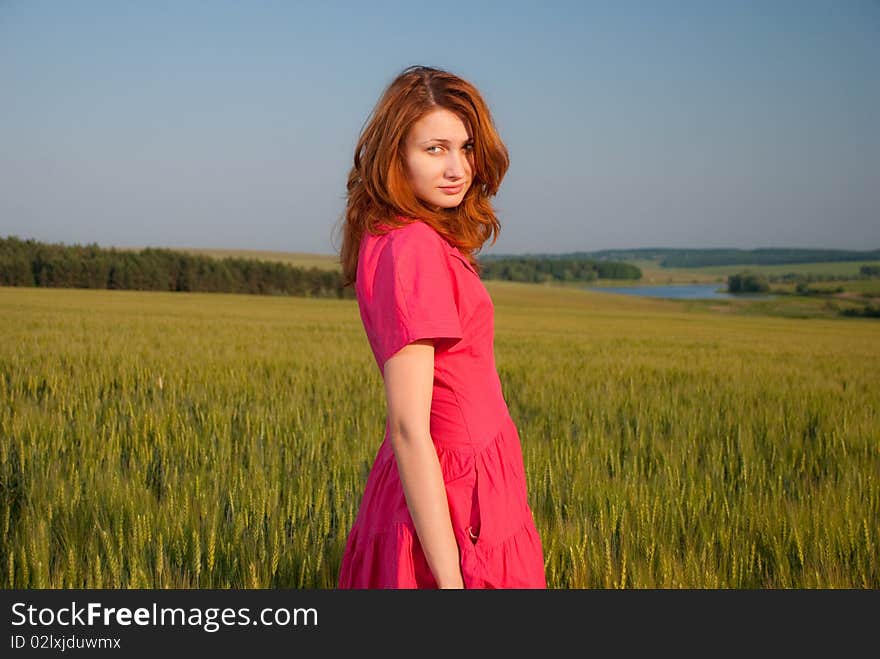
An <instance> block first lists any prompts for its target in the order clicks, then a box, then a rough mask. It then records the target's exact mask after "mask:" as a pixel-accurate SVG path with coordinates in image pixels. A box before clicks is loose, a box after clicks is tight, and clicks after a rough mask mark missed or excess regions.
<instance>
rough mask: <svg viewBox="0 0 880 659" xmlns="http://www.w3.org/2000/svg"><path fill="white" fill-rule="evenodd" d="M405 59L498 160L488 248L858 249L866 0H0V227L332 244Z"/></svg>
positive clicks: (868, 201) (877, 21) (868, 162)
mask: <svg viewBox="0 0 880 659" xmlns="http://www.w3.org/2000/svg"><path fill="white" fill-rule="evenodd" d="M411 64H427V65H431V66H437V67H440V68H445V69H447V70H450V71H452V72H454V73H457V74H459V75H461V76H463V77H465V78H467V79H468V80H470V81H471V82H473V83H474V84H475V85H476V86H477V87H478V88H479V89H480V90H481V92H482V93H483V95H484V96H485V98H486V100H487V102H488V103H489V106H490V109H491V111H492V113H493V116H494V118H495V121H496V124H497V125H498V128H499V131H500V133H501V137H502V139H503V140H504V141H505V143H506V144H507V147H508V149H509V151H510V156H511V167H510V169H509V171H508V174H507V176H506V178H505V179H504V182H503V183H502V186H501V190H500V192H499V194H498V196H497V197H496V198H495V200H494V203H495V207H496V209H497V211H498V216H499V219H500V221H501V225H502V231H501V234H500V237H499V239H498V241H497V243H496V244H495V246H494V247H492V248H489V247H488V245H487V246H486V248H485V249H484V253H490V254H491V253H517V252H527V251H528V252H538V251H545V252H567V251H575V250H585V251H590V250H596V249H607V248H637V247H740V248H754V247H828V248H849V249H875V248H880V119H878V118H880V75H877V68H878V66H880V1H878V0H851V1H846V2H841V1H840V0H838V1H832V0H829V1H827V2H811V1H807V0H803V1H797V2H774V1H772V0H767V1H762V2H746V1H737V2H732V3H731V2H709V1H708V0H706V1H704V2H672V1H668V2H666V1H664V2H602V3H591V2H541V3H538V2H533V3H517V2H473V1H467V2H443V3H440V2H434V3H419V2H413V1H407V2H380V1H374V2H369V3H358V2H350V3H342V2H309V3H305V2H302V3H300V2H292V1H291V2H227V1H219V0H218V1H212V2H192V1H186V0H177V1H173V2H167V1H162V2H160V1H154V0H151V1H144V2H123V1H121V0H120V1H117V2H96V1H89V0H81V1H78V2H62V1H60V0H58V1H56V2H47V1H42V0H0V89H2V90H3V103H2V105H0V236H6V235H10V234H13V235H18V236H20V237H22V238H35V239H38V240H44V241H49V242H64V243H67V244H73V243H80V244H84V243H91V242H96V243H98V244H99V245H102V246H111V245H116V246H163V247H226V248H241V249H278V250H286V251H305V252H317V253H325V254H332V253H334V252H335V251H336V249H337V247H338V245H337V243H338V240H337V238H336V235H335V233H334V231H333V228H334V224H335V222H336V220H337V219H338V218H339V216H340V215H341V213H342V212H343V209H344V203H345V181H346V177H347V175H348V170H349V168H350V166H351V162H352V156H353V152H354V146H355V143H356V140H357V137H358V133H359V132H360V129H361V128H362V126H363V124H364V122H365V121H366V119H367V117H368V115H369V112H370V110H371V109H372V107H373V105H374V104H375V102H376V100H377V99H378V97H379V94H380V93H381V91H382V90H383V89H384V87H385V86H386V85H387V84H388V83H389V82H390V81H391V79H392V78H393V77H394V76H395V75H396V74H397V73H398V72H399V71H400V70H401V69H403V68H404V67H406V66H408V65H411Z"/></svg>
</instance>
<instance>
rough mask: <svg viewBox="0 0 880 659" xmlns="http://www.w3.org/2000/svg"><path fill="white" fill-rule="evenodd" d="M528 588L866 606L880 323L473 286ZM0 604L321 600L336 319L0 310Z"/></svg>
mask: <svg viewBox="0 0 880 659" xmlns="http://www.w3.org/2000/svg"><path fill="white" fill-rule="evenodd" d="M486 286H487V289H488V290H489V292H490V294H491V295H492V298H493V300H494V302H495V312H496V339H495V352H496V359H497V365H498V370H499V374H500V376H501V381H502V385H503V388H504V394H505V398H506V400H507V402H508V405H509V407H510V411H511V416H512V417H513V419H514V420H515V422H516V424H517V427H518V429H519V431H520V435H521V438H522V443H523V455H524V459H525V466H526V473H527V476H528V486H529V499H530V503H531V506H532V509H533V511H534V513H535V518H536V522H537V525H538V530H539V532H540V534H541V537H542V539H543V543H544V552H545V557H546V573H547V579H548V586H549V587H550V588H878V587H880V561H878V544H880V533H878V532H880V386H878V385H880V378H878V367H880V324H878V322H877V321H876V320H871V319H798V318H780V317H770V316H756V315H735V314H717V313H711V312H708V311H705V310H693V309H690V310H689V309H688V308H687V307H686V306H685V305H684V304H681V303H677V302H674V301H664V300H654V299H646V298H633V297H626V296H615V295H609V294H607V293H600V292H591V291H578V290H570V289H552V288H548V287H543V286H534V285H526V284H515V283H509V282H495V281H489V282H486ZM0 332H2V337H3V340H2V343H0V583H2V585H3V587H4V588H111V587H112V588H333V587H335V585H336V576H337V572H338V569H339V562H340V559H341V555H342V550H343V544H344V542H345V537H346V533H347V532H348V529H349V527H350V526H351V524H352V522H353V520H354V516H355V514H356V512H357V507H358V504H359V500H360V496H361V493H362V491H363V487H364V483H365V481H366V476H367V472H368V470H369V467H370V465H371V463H372V460H373V457H374V455H375V452H376V450H377V449H378V447H379V444H380V443H381V440H382V436H383V431H384V423H385V408H384V391H383V387H382V381H381V377H380V375H379V371H378V369H377V368H376V364H375V361H374V360H373V356H372V353H371V352H370V349H369V345H368V343H367V340H366V337H365V335H364V331H363V328H362V326H361V321H360V316H359V314H358V309H357V304H356V302H354V301H353V300H317V299H304V298H289V297H260V296H245V295H223V294H186V293H153V292H135V291H97V290H64V289H25V288H22V289H17V288H0Z"/></svg>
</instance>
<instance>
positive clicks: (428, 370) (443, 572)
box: [384, 339, 464, 588]
mask: <svg viewBox="0 0 880 659" xmlns="http://www.w3.org/2000/svg"><path fill="white" fill-rule="evenodd" d="M384 375H385V396H386V398H387V401H388V422H389V439H390V441H391V447H392V449H393V450H394V456H395V458H396V459H397V468H398V472H399V473H400V480H401V484H402V485H403V491H404V494H405V495H406V503H407V507H408V508H409V512H410V516H411V517H412V519H413V523H414V524H415V527H416V533H417V534H418V537H419V542H420V543H421V546H422V550H423V551H424V552H425V558H426V559H427V560H428V566H429V567H430V568H431V572H432V573H433V574H434V579H435V580H436V582H437V585H438V586H439V587H440V588H464V584H463V582H462V576H461V568H460V567H459V554H458V544H457V543H456V541H455V534H454V533H453V530H452V520H451V519H450V516H449V503H448V501H447V499H446V485H445V484H444V481H443V472H442V471H441V470H440V461H439V459H438V458H437V450H436V449H435V448H434V442H433V440H432V439H431V397H432V394H433V388H434V341H433V339H423V340H419V341H413V342H412V343H410V344H409V345H407V346H405V347H404V348H402V349H401V350H400V351H398V352H397V353H396V354H394V355H393V356H392V357H390V358H389V359H388V361H386V362H385V367H384Z"/></svg>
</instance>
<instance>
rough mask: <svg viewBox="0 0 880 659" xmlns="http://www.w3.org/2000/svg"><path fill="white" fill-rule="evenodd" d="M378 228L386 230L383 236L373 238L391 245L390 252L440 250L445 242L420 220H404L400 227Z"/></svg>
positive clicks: (386, 225)
mask: <svg viewBox="0 0 880 659" xmlns="http://www.w3.org/2000/svg"><path fill="white" fill-rule="evenodd" d="M379 228H381V229H383V231H384V230H385V229H387V231H385V232H384V233H383V234H381V235H378V236H376V237H375V240H377V241H380V242H387V243H388V244H389V245H392V248H391V249H392V252H395V253H399V252H401V251H408V250H410V249H432V248H433V249H435V250H437V251H443V250H442V249H441V248H442V246H443V243H444V242H445V240H444V238H443V236H441V235H440V234H439V233H438V232H437V231H435V230H434V228H433V227H432V226H431V225H430V224H428V223H427V222H423V221H422V220H405V223H404V224H402V225H401V226H391V225H388V224H380V225H379Z"/></svg>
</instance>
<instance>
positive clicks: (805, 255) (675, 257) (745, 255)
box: [485, 247, 880, 268]
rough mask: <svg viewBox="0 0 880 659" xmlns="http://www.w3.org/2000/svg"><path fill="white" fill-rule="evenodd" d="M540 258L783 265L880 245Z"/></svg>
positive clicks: (878, 254)
mask: <svg viewBox="0 0 880 659" xmlns="http://www.w3.org/2000/svg"><path fill="white" fill-rule="evenodd" d="M528 256H529V257H531V258H541V259H594V260H597V261H608V260H616V261H643V260H657V261H659V264H660V265H661V266H662V267H665V268H702V267H706V266H713V265H784V264H787V263H818V262H822V261H880V249H875V250H865V251H856V250H843V249H793V248H784V247H779V248H777V247H772V248H771V247H768V248H760V249H662V248H644V249H603V250H598V251H595V252H571V253H567V254H548V255H544V254H530V255H528ZM485 258H486V259H487V260H488V261H490V262H491V261H494V260H499V261H501V260H507V259H509V258H512V257H511V256H507V255H502V254H497V255H492V256H487V257H485Z"/></svg>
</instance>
